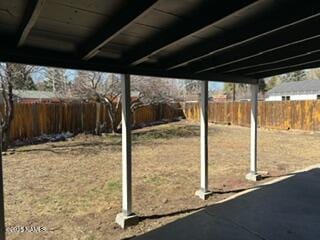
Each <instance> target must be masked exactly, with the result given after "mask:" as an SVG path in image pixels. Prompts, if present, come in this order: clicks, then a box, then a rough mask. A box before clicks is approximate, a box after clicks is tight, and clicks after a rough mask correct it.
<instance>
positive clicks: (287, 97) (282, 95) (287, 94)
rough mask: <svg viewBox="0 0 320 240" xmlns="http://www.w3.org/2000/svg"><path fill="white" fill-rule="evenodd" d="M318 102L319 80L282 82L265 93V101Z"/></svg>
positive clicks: (319, 95)
mask: <svg viewBox="0 0 320 240" xmlns="http://www.w3.org/2000/svg"><path fill="white" fill-rule="evenodd" d="M316 99H318V100H320V80H305V81H298V82H284V83H281V84H280V85H278V86H275V87H274V88H272V89H271V90H270V91H268V92H267V95H266V98H265V101H297V100H316Z"/></svg>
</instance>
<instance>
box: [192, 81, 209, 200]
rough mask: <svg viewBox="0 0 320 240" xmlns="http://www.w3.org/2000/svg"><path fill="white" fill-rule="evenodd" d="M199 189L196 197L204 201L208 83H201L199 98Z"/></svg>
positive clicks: (205, 187) (207, 193)
mask: <svg viewBox="0 0 320 240" xmlns="http://www.w3.org/2000/svg"><path fill="white" fill-rule="evenodd" d="M200 155H201V156H200V189H199V190H198V191H196V195H197V196H199V197H200V198H201V199H203V200H206V199H207V198H208V196H209V195H210V194H211V192H210V191H209V190H208V81H202V82H201V97H200Z"/></svg>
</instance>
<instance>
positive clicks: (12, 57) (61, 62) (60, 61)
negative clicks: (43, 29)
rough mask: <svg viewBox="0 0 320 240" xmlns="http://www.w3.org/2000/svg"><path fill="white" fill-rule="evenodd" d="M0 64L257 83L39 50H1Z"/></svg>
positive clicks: (236, 76) (6, 48) (233, 77)
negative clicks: (80, 57) (133, 65)
mask: <svg viewBox="0 0 320 240" xmlns="http://www.w3.org/2000/svg"><path fill="white" fill-rule="evenodd" d="M0 61H3V62H15V63H23V64H31V65H40V66H48V67H61V68H71V69H82V70H88V71H101V72H113V73H123V74H134V75H144V76H153V77H164V78H179V79H193V80H194V79H197V80H205V81H220V82H239V83H256V82H257V80H256V79H254V78H252V77H246V76H238V75H234V74H219V73H203V74H196V75H195V74H192V73H191V72H188V71H174V72H168V71H163V69H156V68H151V67H150V68H142V67H138V66H137V67H135V68H126V67H125V66H121V65H118V64H115V63H114V62H110V61H106V60H105V59H99V58H96V59H95V61H93V60H92V61H84V60H80V59H78V58H76V57H70V55H67V54H59V53H56V52H54V51H48V50H44V49H43V50H40V49H34V48H29V47H25V48H24V49H23V50H22V49H21V50H19V51H17V49H10V47H4V48H1V49H0Z"/></svg>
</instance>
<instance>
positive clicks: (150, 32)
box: [0, 0, 320, 83]
mask: <svg viewBox="0 0 320 240" xmlns="http://www.w3.org/2000/svg"><path fill="white" fill-rule="evenodd" d="M319 26H320V1H319V0H308V1H302V0H232V1H226V0H211V1H209V0H136V1H133V0H107V1H106V0H28V1H27V0H26V1H22V0H1V1H0V61H9V62H19V63H27V64H37V65H45V66H56V67H65V68H75V69H87V70H98V71H106V72H118V73H129V74H140V75H150V76H160V77H172V78H186V79H199V80H213V81H235V82H247V83H255V82H256V79H259V78H263V77H268V76H272V75H276V74H281V73H285V72H289V71H294V70H298V69H305V68H312V67H319V66H320V49H319V48H320V27H319Z"/></svg>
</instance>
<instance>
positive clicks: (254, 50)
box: [191, 13, 320, 73]
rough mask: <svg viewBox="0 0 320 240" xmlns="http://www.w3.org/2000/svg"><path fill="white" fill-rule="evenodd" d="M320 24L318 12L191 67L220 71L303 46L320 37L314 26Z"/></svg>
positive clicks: (200, 69) (198, 70)
mask: <svg viewBox="0 0 320 240" xmlns="http://www.w3.org/2000/svg"><path fill="white" fill-rule="evenodd" d="M317 25H320V13H319V14H316V15H314V16H312V17H310V18H307V19H305V20H304V21H298V22H295V23H293V24H290V25H287V26H285V27H282V28H279V29H277V30H276V31H272V33H269V34H267V35H265V36H264V37H263V38H259V39H256V40H255V41H250V42H247V43H246V44H244V45H238V46H237V47H235V48H233V51H232V52H231V51H229V52H227V53H223V52H220V53H219V54H217V55H215V56H212V57H210V58H206V59H203V60H200V61H198V62H196V63H194V64H192V66H191V68H193V70H195V71H196V72H197V73H200V72H206V71H211V70H215V71H220V70H219V69H221V68H223V67H225V66H228V65H231V64H236V63H239V62H241V61H248V60H250V59H252V58H255V57H258V56H260V58H263V56H264V55H266V54H269V53H273V54H275V55H277V54H278V52H281V50H282V49H288V48H291V49H294V48H295V47H298V46H302V47H303V44H304V43H308V42H312V41H313V40H316V41H317V42H319V39H320V28H314V26H317Z"/></svg>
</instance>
